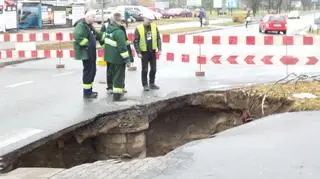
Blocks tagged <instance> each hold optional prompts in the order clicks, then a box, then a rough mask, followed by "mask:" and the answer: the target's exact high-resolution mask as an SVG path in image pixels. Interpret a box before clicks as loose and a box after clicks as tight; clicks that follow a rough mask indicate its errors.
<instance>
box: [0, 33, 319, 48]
mask: <svg viewBox="0 0 320 179" xmlns="http://www.w3.org/2000/svg"><path fill="white" fill-rule="evenodd" d="M128 38H129V40H130V41H133V40H134V34H132V33H129V34H128ZM73 40H74V37H73V33H72V32H57V33H18V34H8V33H5V34H0V42H39V41H73ZM162 42H163V43H166V44H197V45H316V44H319V42H320V37H317V36H272V35H266V36H263V35H259V36H222V35H219V36H217V35H214V36H212V35H204V36H202V35H168V34H163V35H162Z"/></svg>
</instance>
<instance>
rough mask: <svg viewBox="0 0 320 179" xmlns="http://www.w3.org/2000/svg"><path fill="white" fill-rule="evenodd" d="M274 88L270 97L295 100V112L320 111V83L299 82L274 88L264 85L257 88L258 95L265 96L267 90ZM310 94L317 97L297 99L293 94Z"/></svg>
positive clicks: (269, 94)
mask: <svg viewBox="0 0 320 179" xmlns="http://www.w3.org/2000/svg"><path fill="white" fill-rule="evenodd" d="M270 88H272V90H271V91H270V92H269V93H268V96H273V97H288V98H292V99H294V100H295V105H294V109H293V111H310V110H320V82H319V81H312V82H298V83H297V84H295V83H289V84H279V85H276V86H274V87H272V85H270V84H268V85H262V86H259V87H257V88H256V89H255V90H257V92H258V93H261V94H264V93H265V92H266V90H268V89H270ZM299 93H310V94H313V95H315V96H316V98H295V97H294V96H293V94H299Z"/></svg>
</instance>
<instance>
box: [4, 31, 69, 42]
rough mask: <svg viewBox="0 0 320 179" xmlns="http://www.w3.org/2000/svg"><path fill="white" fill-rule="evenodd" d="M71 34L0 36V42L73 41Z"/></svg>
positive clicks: (45, 33)
mask: <svg viewBox="0 0 320 179" xmlns="http://www.w3.org/2000/svg"><path fill="white" fill-rule="evenodd" d="M73 40H74V38H73V33H72V32H57V33H47V32H44V33H18V34H9V33H4V34H0V42H42V41H73Z"/></svg>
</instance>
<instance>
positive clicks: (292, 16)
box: [288, 10, 300, 19]
mask: <svg viewBox="0 0 320 179" xmlns="http://www.w3.org/2000/svg"><path fill="white" fill-rule="evenodd" d="M288 19H300V14H299V11H297V10H295V11H290V12H289V14H288Z"/></svg>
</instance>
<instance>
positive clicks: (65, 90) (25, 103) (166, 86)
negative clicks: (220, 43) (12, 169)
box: [0, 26, 319, 156]
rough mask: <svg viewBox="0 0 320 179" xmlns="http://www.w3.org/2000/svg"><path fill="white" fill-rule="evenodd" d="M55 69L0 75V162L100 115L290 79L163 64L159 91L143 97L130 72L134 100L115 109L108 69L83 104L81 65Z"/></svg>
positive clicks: (266, 72) (262, 69)
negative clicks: (94, 94) (189, 95)
mask: <svg viewBox="0 0 320 179" xmlns="http://www.w3.org/2000/svg"><path fill="white" fill-rule="evenodd" d="M250 28H254V27H253V26H252V27H250ZM233 31H237V33H239V34H246V33H247V29H245V28H243V27H237V28H233V29H226V30H224V31H221V33H224V34H229V33H230V34H232V33H233ZM256 31H258V30H256ZM212 33H219V32H218V31H215V32H212ZM175 48H176V49H178V48H179V47H175ZM278 48H279V47H278ZM180 50H181V48H180ZM184 50H185V51H188V49H184ZM244 50H245V49H242V51H244ZM137 61H138V60H137ZM56 63H58V60H57V59H48V60H42V61H33V62H28V63H24V64H19V65H15V66H8V67H6V68H1V69H0V76H1V78H0V93H1V100H0V112H1V117H0V156H1V155H3V154H6V153H8V152H10V151H12V150H14V149H16V148H19V147H21V146H24V145H26V144H28V143H30V142H32V141H34V140H36V139H39V138H42V137H44V136H47V135H49V134H52V133H54V132H56V131H59V130H61V129H63V128H66V127H69V126H70V125H73V124H76V123H79V122H81V121H84V120H87V119H89V118H93V117H94V116H95V115H96V114H98V113H104V112H107V111H112V110H116V109H119V108H126V107H129V106H131V105H134V104H141V103H147V102H150V101H154V100H158V99H163V98H168V97H172V96H177V95H181V94H184V93H189V92H194V91H199V90H207V89H221V88H230V87H231V86H234V85H250V84H253V83H263V82H270V81H273V80H276V79H279V78H281V77H284V76H285V75H286V67H284V66H264V65H261V66H260V65H257V66H247V65H235V66H231V65H213V64H207V65H205V66H202V70H204V71H205V72H206V77H203V78H198V77H195V76H194V73H195V71H197V70H198V69H199V66H198V65H196V64H195V60H194V59H193V60H192V63H190V64H181V62H166V61H159V64H158V74H157V83H158V84H159V85H160V86H161V90H159V91H154V92H149V93H144V92H143V91H142V87H141V82H140V70H138V71H136V72H128V73H127V79H126V87H127V90H128V91H129V92H128V94H127V96H128V98H129V99H130V100H129V101H127V102H125V103H113V102H111V99H110V97H108V96H107V94H106V93H105V87H106V86H105V84H100V83H99V82H105V68H99V69H98V74H97V77H96V83H95V87H94V88H95V90H97V91H98V92H99V93H100V95H99V98H98V99H97V100H93V101H84V100H83V99H82V84H81V75H82V71H81V70H82V65H81V62H78V61H74V60H70V59H69V60H63V63H65V65H66V68H65V69H59V70H58V69H56V68H55V65H56ZM136 65H137V66H138V69H140V64H139V63H137V62H136ZM289 72H296V73H317V72H319V68H318V67H312V66H292V67H289Z"/></svg>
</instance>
